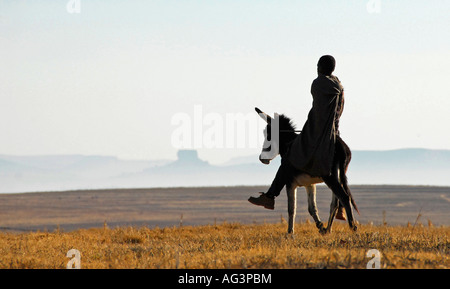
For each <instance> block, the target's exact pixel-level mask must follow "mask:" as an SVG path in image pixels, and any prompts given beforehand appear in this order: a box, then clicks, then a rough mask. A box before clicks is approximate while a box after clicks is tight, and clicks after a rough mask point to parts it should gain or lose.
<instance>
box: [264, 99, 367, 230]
mask: <svg viewBox="0 0 450 289" xmlns="http://www.w3.org/2000/svg"><path fill="white" fill-rule="evenodd" d="M255 110H256V112H257V113H258V115H259V116H260V117H261V118H262V119H263V120H264V121H266V122H267V126H266V128H265V129H264V136H265V141H264V145H263V149H262V152H261V154H260V156H259V159H260V161H261V162H262V163H263V164H269V163H270V161H271V160H273V159H274V158H275V157H276V156H278V155H280V156H281V158H282V159H283V158H284V157H287V152H288V151H289V149H290V147H291V145H292V142H293V141H294V139H295V138H296V137H297V134H296V130H295V126H294V125H293V124H292V121H291V119H290V118H288V117H287V116H285V115H283V114H282V115H278V114H275V118H277V120H278V131H275V133H278V138H274V139H272V132H273V131H272V122H274V119H273V118H272V117H271V116H269V115H268V114H266V113H264V112H262V111H261V110H260V109H259V108H257V107H256V108H255ZM269 139H270V140H269ZM350 160H351V151H350V148H349V147H348V146H347V144H345V142H344V141H343V140H342V139H341V138H340V137H339V136H337V139H336V147H335V157H334V161H333V164H332V169H331V175H329V176H322V177H313V176H310V175H308V174H307V173H305V172H302V171H300V170H296V169H295V168H292V167H291V168H289V169H288V171H287V173H288V174H289V176H290V178H289V179H290V180H292V181H291V182H289V183H287V184H286V192H287V197H288V215H289V223H288V234H292V233H293V232H294V221H295V214H296V205H297V200H296V195H297V187H302V186H304V187H305V188H306V192H307V196H308V212H309V214H310V215H311V216H312V217H313V219H314V221H315V223H316V227H317V228H318V229H319V232H320V233H321V234H327V233H330V232H331V227H332V225H333V220H334V218H335V216H336V213H337V210H338V207H339V203H341V204H342V205H343V206H344V208H345V211H346V214H347V219H348V224H349V226H350V229H352V230H353V231H356V230H357V226H356V222H355V219H354V217H353V212H352V206H351V205H353V207H354V208H355V210H356V211H357V212H358V214H359V210H358V207H357V206H356V203H355V201H354V199H353V197H352V195H351V192H350V189H349V187H348V184H347V176H346V174H345V173H346V171H347V168H348V165H349V163H350ZM322 182H324V183H325V184H326V185H327V186H328V187H329V188H330V189H331V190H332V192H333V197H332V201H331V205H330V216H329V218H328V225H327V227H326V228H324V226H323V223H322V222H321V220H320V217H319V213H318V209H317V205H316V184H319V183H322Z"/></svg>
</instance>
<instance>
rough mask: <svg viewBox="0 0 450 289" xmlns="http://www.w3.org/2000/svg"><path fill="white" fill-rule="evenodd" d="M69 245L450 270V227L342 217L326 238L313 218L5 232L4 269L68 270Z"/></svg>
mask: <svg viewBox="0 0 450 289" xmlns="http://www.w3.org/2000/svg"><path fill="white" fill-rule="evenodd" d="M71 249H77V250H78V251H79V252H80V253H81V259H80V261H81V268H361V269H363V268H366V265H367V262H368V261H369V260H370V259H371V258H369V257H366V253H367V251H368V250H370V249H377V250H379V251H380V253H381V259H380V265H381V268H450V228H449V227H446V226H440V227H434V226H414V227H413V226H409V227H407V226H371V225H360V226H359V231H358V232H357V233H352V232H351V231H350V230H349V229H348V227H347V225H346V224H343V223H337V224H336V225H335V227H334V230H333V232H332V233H331V234H329V235H327V236H322V235H320V234H319V233H318V231H317V229H316V228H315V225H314V224H309V223H298V224H296V233H295V235H294V236H287V235H286V224H283V223H279V224H250V225H249V224H240V223H223V224H219V225H203V226H173V227H164V228H158V227H155V228H148V227H117V228H108V226H107V225H105V227H104V228H93V229H79V230H75V231H71V232H61V231H54V232H27V233H20V234H18V233H9V232H2V233H0V268H66V265H67V263H68V262H69V260H70V258H68V257H66V254H67V252H68V251H69V250H71Z"/></svg>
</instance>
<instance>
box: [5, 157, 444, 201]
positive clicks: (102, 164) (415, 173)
mask: <svg viewBox="0 0 450 289" xmlns="http://www.w3.org/2000/svg"><path fill="white" fill-rule="evenodd" d="M279 164H280V158H277V159H275V160H274V161H273V162H272V163H271V164H270V165H269V166H266V165H263V164H261V163H260V162H259V160H258V157H257V156H248V157H240V158H236V159H231V160H230V161H228V162H227V163H224V164H223V165H211V164H209V163H208V162H207V161H205V160H201V159H200V158H199V157H198V155H197V152H196V151H194V150H183V151H179V153H178V159H177V160H175V161H171V160H151V161H150V160H149V161H134V160H120V159H117V158H116V157H111V156H83V155H61V156H7V155H0V183H1V184H2V185H1V186H0V193H15V192H30V191H60V190H77V189H103V188H142V187H150V188H155V187H180V186H183V187H188V186H237V185H267V184H270V183H271V182H272V179H273V177H274V176H275V173H276V171H277V169H278V166H279ZM448 175H450V151H447V150H426V149H400V150H391V151H353V158H352V161H351V163H350V167H349V171H348V178H349V182H350V183H351V184H403V185H431V186H450V178H448Z"/></svg>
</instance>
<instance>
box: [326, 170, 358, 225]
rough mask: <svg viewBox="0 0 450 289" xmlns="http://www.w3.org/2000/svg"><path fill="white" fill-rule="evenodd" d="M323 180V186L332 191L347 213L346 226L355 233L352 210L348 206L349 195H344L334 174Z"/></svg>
mask: <svg viewBox="0 0 450 289" xmlns="http://www.w3.org/2000/svg"><path fill="white" fill-rule="evenodd" d="M323 180H324V182H325V184H327V186H328V187H329V188H330V189H331V190H332V191H333V194H335V195H336V197H337V198H338V200H339V202H341V203H342V205H343V206H344V208H345V212H346V213H347V218H348V224H349V226H350V228H351V229H352V230H353V231H356V230H357V229H358V228H357V226H356V224H355V221H354V218H353V210H352V207H351V205H350V197H349V195H347V194H346V193H345V191H344V189H343V188H342V186H341V184H340V182H339V180H338V178H337V177H336V175H335V174H332V175H331V176H327V177H323Z"/></svg>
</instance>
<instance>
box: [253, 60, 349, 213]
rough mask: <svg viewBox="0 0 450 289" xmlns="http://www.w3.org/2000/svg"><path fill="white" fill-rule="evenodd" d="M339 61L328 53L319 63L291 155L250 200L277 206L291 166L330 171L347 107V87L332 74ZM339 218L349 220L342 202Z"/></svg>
mask: <svg viewBox="0 0 450 289" xmlns="http://www.w3.org/2000/svg"><path fill="white" fill-rule="evenodd" d="M335 66H336V61H335V59H334V57H333V56H331V55H324V56H322V57H321V58H320V59H319V62H318V63H317V73H318V77H317V78H316V79H315V80H314V81H313V83H312V85H311V94H312V96H313V105H312V108H311V110H310V112H309V114H308V119H307V121H306V123H305V125H304V126H303V129H302V131H301V133H300V134H299V135H298V136H297V137H296V139H295V140H294V141H293V144H292V146H291V148H290V150H289V151H288V152H287V154H288V157H287V158H283V159H282V162H281V166H280V168H279V169H278V171H277V174H276V176H275V179H274V180H273V182H272V185H271V186H270V188H269V190H268V191H267V192H266V193H261V195H260V196H259V197H258V198H255V197H250V198H249V202H250V203H252V204H254V205H258V206H263V207H264V208H266V209H271V210H273V209H274V207H275V197H277V196H278V195H279V194H280V192H281V190H282V189H283V187H284V186H285V185H286V184H287V182H288V181H289V180H288V179H287V178H288V176H287V174H286V173H285V172H286V171H287V170H288V169H289V168H295V169H297V170H301V171H303V172H305V173H307V174H309V175H311V176H315V177H322V176H327V175H330V173H331V166H332V162H333V157H334V152H335V144H336V137H337V136H338V135H339V118H340V117H341V115H342V111H343V108H344V88H343V86H342V84H341V82H340V81H339V79H338V78H337V77H336V76H334V75H332V73H333V71H334V68H335ZM336 218H337V219H340V220H345V219H346V218H345V215H344V208H343V206H342V204H339V210H338V213H337V215H336Z"/></svg>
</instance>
